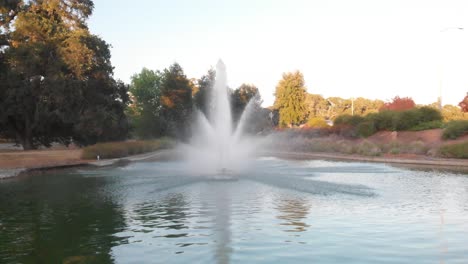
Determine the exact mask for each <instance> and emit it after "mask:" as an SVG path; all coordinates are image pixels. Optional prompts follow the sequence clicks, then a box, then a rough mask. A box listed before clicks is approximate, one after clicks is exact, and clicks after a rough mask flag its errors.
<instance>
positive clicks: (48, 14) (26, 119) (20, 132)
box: [0, 0, 271, 149]
mask: <svg viewBox="0 0 468 264" xmlns="http://www.w3.org/2000/svg"><path fill="white" fill-rule="evenodd" d="M93 8H94V5H93V2H92V1H89V0H87V1H81V0H57V1H40V0H31V1H21V0H11V1H1V2H0V138H4V139H12V140H15V141H16V142H17V143H19V144H21V145H22V146H23V148H24V149H34V148H37V147H39V146H47V147H48V146H51V144H52V143H54V142H58V143H62V144H65V145H68V144H70V143H74V144H77V145H81V146H85V145H91V144H95V143H97V142H106V141H117V140H126V139H128V138H131V137H133V138H156V137H161V136H170V137H175V138H179V139H186V138H188V137H189V136H190V135H189V134H190V124H191V120H192V115H193V113H194V111H195V110H194V109H201V111H203V112H205V113H206V112H207V111H208V109H209V108H210V106H209V105H208V103H207V96H208V94H209V93H210V89H211V87H212V85H213V82H214V79H215V72H214V71H212V70H211V71H209V72H208V73H207V74H206V75H205V76H202V77H201V78H200V79H198V80H193V79H188V78H187V76H186V75H185V74H184V72H183V69H182V67H181V66H180V65H178V64H177V63H175V64H173V65H171V66H170V67H168V68H167V69H164V70H162V71H152V70H148V69H143V70H142V71H141V73H138V74H136V75H134V76H133V77H132V82H131V85H130V86H129V85H126V84H124V83H122V82H121V81H118V80H115V79H114V77H113V66H112V65H111V62H110V58H111V54H110V50H109V45H108V44H107V43H106V42H105V41H104V40H102V39H101V38H100V37H98V36H96V35H93V34H92V33H91V32H90V31H89V29H88V26H87V23H86V21H87V20H88V18H89V17H90V16H91V14H92V11H93ZM230 91H231V105H232V110H233V115H234V119H235V120H238V119H239V117H240V113H241V112H242V111H243V109H244V108H245V106H246V105H247V103H248V102H249V101H250V100H251V99H253V101H254V103H253V108H254V111H253V118H254V120H253V121H252V122H250V124H251V126H247V130H249V131H250V132H253V133H256V132H258V131H261V130H264V129H265V128H268V127H270V128H271V122H269V120H270V119H268V114H269V111H268V110H266V109H263V108H261V106H260V105H261V102H262V101H261V97H260V95H259V93H258V89H257V87H255V86H253V85H247V84H244V85H242V86H240V87H238V88H237V89H235V90H230Z"/></svg>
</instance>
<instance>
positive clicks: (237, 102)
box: [231, 83, 262, 121]
mask: <svg viewBox="0 0 468 264" xmlns="http://www.w3.org/2000/svg"><path fill="white" fill-rule="evenodd" d="M251 100H253V101H252V102H251V104H253V105H251V106H250V107H251V108H252V109H254V110H258V109H260V108H261V104H262V98H261V97H260V93H259V92H258V88H257V87H255V85H251V84H245V83H243V84H242V85H241V86H239V88H237V89H235V90H234V92H233V93H232V94H231V106H232V107H231V108H232V116H233V120H234V121H239V119H240V117H241V114H242V112H243V111H244V109H245V107H246V106H247V104H248V103H249V102H250V101H251Z"/></svg>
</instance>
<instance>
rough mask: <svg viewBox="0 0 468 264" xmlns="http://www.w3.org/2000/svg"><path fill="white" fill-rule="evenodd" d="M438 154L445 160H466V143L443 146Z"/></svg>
mask: <svg viewBox="0 0 468 264" xmlns="http://www.w3.org/2000/svg"><path fill="white" fill-rule="evenodd" d="M439 154H440V155H441V156H442V157H447V158H458V159H468V141H465V142H462V143H458V144H450V145H446V146H443V147H441V148H440V149H439Z"/></svg>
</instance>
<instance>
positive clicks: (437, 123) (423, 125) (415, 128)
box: [408, 120, 444, 131]
mask: <svg viewBox="0 0 468 264" xmlns="http://www.w3.org/2000/svg"><path fill="white" fill-rule="evenodd" d="M443 127H444V123H443V122H442V121H440V120H435V121H429V122H424V123H419V124H418V125H416V126H413V127H411V128H409V129H408V130H410V131H422V130H428V129H435V128H443Z"/></svg>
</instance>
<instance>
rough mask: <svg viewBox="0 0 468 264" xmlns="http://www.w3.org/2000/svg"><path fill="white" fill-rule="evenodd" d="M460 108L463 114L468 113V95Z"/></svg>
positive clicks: (467, 94) (460, 104)
mask: <svg viewBox="0 0 468 264" xmlns="http://www.w3.org/2000/svg"><path fill="white" fill-rule="evenodd" d="M458 106H460V107H461V110H462V111H463V112H468V93H466V96H465V99H463V101H461V102H460V103H459V104H458Z"/></svg>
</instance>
